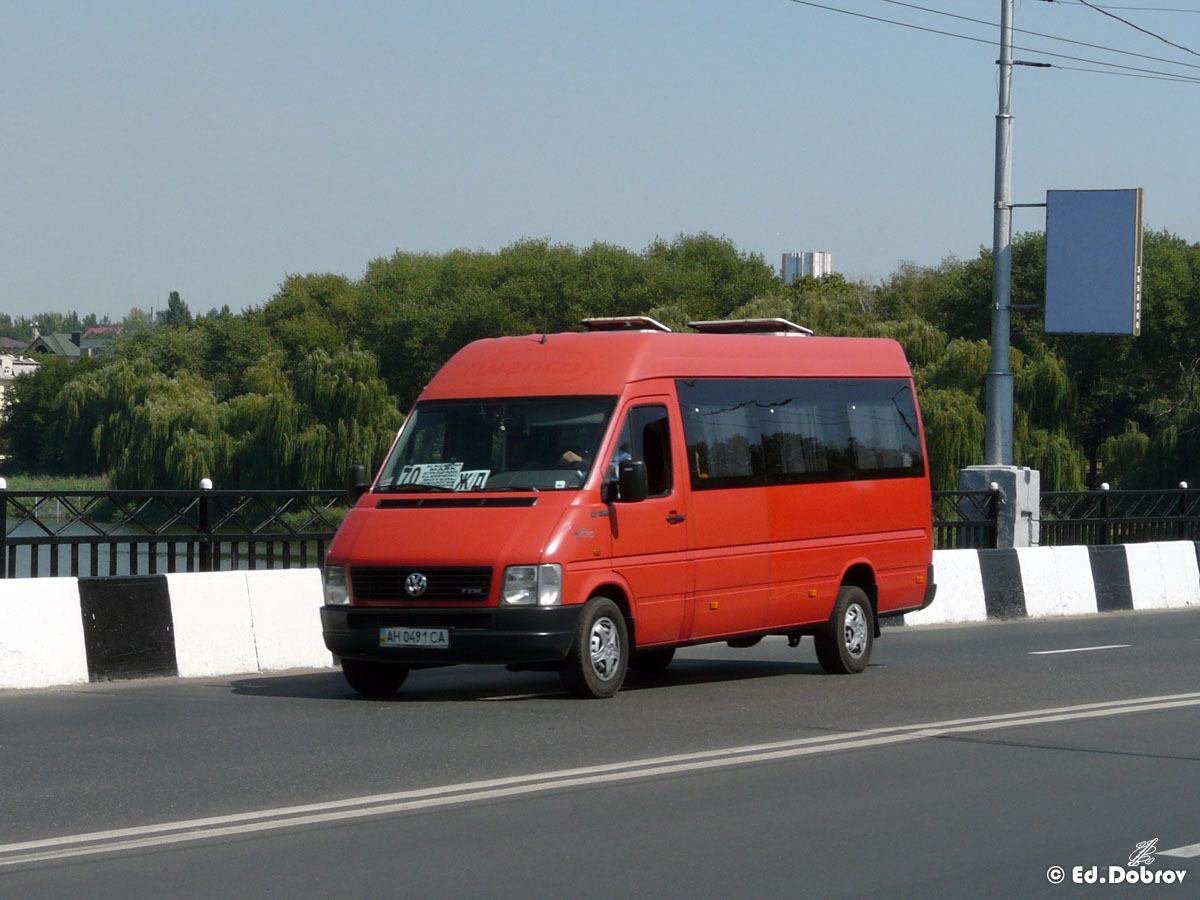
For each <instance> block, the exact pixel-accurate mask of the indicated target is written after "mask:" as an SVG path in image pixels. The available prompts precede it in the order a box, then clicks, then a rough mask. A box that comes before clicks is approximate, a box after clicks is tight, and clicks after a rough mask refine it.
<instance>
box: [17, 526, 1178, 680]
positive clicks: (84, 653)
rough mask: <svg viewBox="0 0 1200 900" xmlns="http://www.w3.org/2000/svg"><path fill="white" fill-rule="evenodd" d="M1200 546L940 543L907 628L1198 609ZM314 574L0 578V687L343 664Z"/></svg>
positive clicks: (300, 571) (303, 571)
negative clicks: (922, 599)
mask: <svg viewBox="0 0 1200 900" xmlns="http://www.w3.org/2000/svg"><path fill="white" fill-rule="evenodd" d="M1198 554H1200V545H1197V544H1193V543H1191V542H1188V541H1180V542H1172V543H1157V544H1124V545H1118V546H1111V547H1031V548H1028V549H1018V550H938V551H936V552H935V553H934V555H933V564H934V580H935V581H936V582H937V586H938V590H937V597H936V599H935V600H934V602H933V604H932V605H931V606H930V607H929V608H928V609H926V610H922V611H921V612H918V613H909V614H908V615H906V616H904V617H903V619H904V624H905V625H928V624H934V623H948V622H981V621H984V620H986V619H1011V618H1034V617H1045V616H1070V615H1084V614H1088V613H1100V612H1111V611H1116V610H1135V609H1170V608H1177V607H1186V606H1200V566H1198V565H1197V558H1198ZM321 602H322V593H321V576H320V572H319V570H317V569H289V570H284V571H272V572H213V573H203V574H178V575H148V576H144V577H130V578H83V579H79V578H21V579H13V580H7V581H0V690H5V689H12V688H40V687H56V686H60V685H69V684H80V683H84V682H88V681H109V680H113V679H120V678H139V677H146V676H154V675H181V676H185V677H196V676H220V675H238V674H249V673H253V672H264V671H275V670H281V669H291V668H320V667H324V666H330V665H332V664H333V657H332V656H331V655H330V653H329V651H328V650H326V649H325V645H324V642H323V641H322V639H321V622H320V614H319V610H320V607H321Z"/></svg>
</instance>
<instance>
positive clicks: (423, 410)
mask: <svg viewBox="0 0 1200 900" xmlns="http://www.w3.org/2000/svg"><path fill="white" fill-rule="evenodd" d="M615 405H616V398H615V397H515V398H510V399H503V398H502V399H487V400H430V401H426V402H424V403H419V404H417V407H416V409H414V410H413V413H412V415H411V416H410V417H409V420H408V422H406V423H405V425H404V429H403V431H402V433H401V436H400V441H399V443H397V445H396V447H395V449H394V450H393V451H392V453H391V455H390V456H389V457H388V459H387V461H386V462H385V463H384V465H383V472H382V473H381V474H380V476H379V483H378V485H377V486H376V488H375V489H376V491H388V492H441V491H445V492H457V493H462V492H476V491H563V490H577V489H579V488H581V487H583V483H584V482H585V481H586V480H587V476H588V473H589V472H590V471H591V469H592V465H593V464H594V463H595V460H596V455H597V454H598V453H599V451H600V442H601V441H602V440H603V438H604V432H605V429H606V428H607V427H608V420H609V418H610V417H611V416H612V411H613V408H614V406H615Z"/></svg>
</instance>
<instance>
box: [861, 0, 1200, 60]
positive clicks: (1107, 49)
mask: <svg viewBox="0 0 1200 900" xmlns="http://www.w3.org/2000/svg"><path fill="white" fill-rule="evenodd" d="M883 2H884V3H891V4H892V5H893V6H904V7H907V8H909V9H915V10H919V11H920V12H927V13H932V14H934V15H938V16H946V17H948V18H951V19H961V20H962V21H964V22H972V23H974V24H976V25H986V26H988V27H989V28H999V27H1000V26H999V25H998V24H997V23H995V22H989V21H988V20H987V19H975V18H972V17H971V16H960V15H958V14H957V13H952V12H947V11H946V10H942V9H932V8H931V7H928V6H917V5H916V4H915V3H904V2H901V0H883ZM1196 12H1200V10H1196ZM1013 31H1015V32H1018V33H1020V34H1028V35H1031V36H1033V37H1040V38H1046V39H1047V40H1051V41H1061V42H1062V43H1064V44H1074V45H1075V46H1077V47H1090V48H1091V49H1093V50H1103V51H1105V52H1106V53H1120V54H1121V55H1123V56H1134V57H1137V58H1138V59H1148V60H1150V61H1151V62H1161V63H1168V64H1169V65H1172V66H1186V67H1187V68H1189V69H1200V64H1197V63H1186V62H1178V61H1176V60H1173V59H1167V58H1166V57H1163V56H1147V55H1146V54H1145V53H1134V52H1133V51H1132V50H1118V49H1117V48H1115V47H1105V46H1103V45H1102V44H1089V43H1088V42H1087V41H1076V40H1072V39H1071V38H1065V37H1058V36H1057V35H1053V34H1044V33H1042V32H1040V31H1030V30H1029V29H1027V28H1014V29H1013Z"/></svg>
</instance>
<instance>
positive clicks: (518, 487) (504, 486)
mask: <svg viewBox="0 0 1200 900" xmlns="http://www.w3.org/2000/svg"><path fill="white" fill-rule="evenodd" d="M488 491H521V492H522V493H524V492H525V491H533V492H534V493H535V494H537V493H539V492H540V489H539V488H535V487H533V486H532V485H531V486H529V487H522V486H521V485H519V484H499V485H496V486H495V487H483V488H479V489H478V490H477V491H472V493H480V494H482V493H485V492H488Z"/></svg>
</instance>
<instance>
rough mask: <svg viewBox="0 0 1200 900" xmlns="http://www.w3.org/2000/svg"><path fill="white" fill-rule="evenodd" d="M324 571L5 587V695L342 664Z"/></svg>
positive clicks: (0, 590)
mask: <svg viewBox="0 0 1200 900" xmlns="http://www.w3.org/2000/svg"><path fill="white" fill-rule="evenodd" d="M321 596H322V595H321V573H320V570H318V569H288V570H282V571H271V572H212V573H195V574H177V575H148V576H144V577H129V578H21V579H12V580H6V581H0V689H7V688H36V687H53V686H58V685H68V684H80V683H83V682H87V681H111V680H114V679H120V678H140V677H146V676H153V675H182V676H185V677H189V676H208V675H236V674H241V673H252V672H262V671H269V670H279V669H291V668H300V667H319V666H329V665H332V664H333V657H332V656H331V655H330V653H329V651H328V650H326V649H325V644H324V642H323V641H322V639H321V622H320V612H319V610H320V607H321V602H322V600H321Z"/></svg>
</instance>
